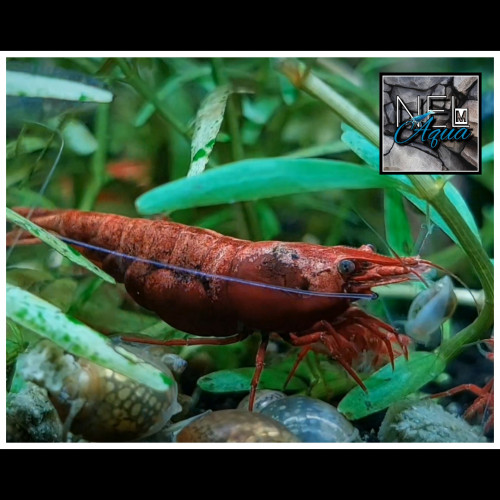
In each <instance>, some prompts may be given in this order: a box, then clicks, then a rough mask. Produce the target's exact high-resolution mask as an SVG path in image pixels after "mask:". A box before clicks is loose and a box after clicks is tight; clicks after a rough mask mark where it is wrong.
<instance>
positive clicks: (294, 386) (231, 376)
mask: <svg viewBox="0 0 500 500" xmlns="http://www.w3.org/2000/svg"><path fill="white" fill-rule="evenodd" d="M254 372H255V368H251V367H249V368H235V369H231V370H220V371H218V372H214V373H209V374H208V375H205V376H203V377H201V378H200V379H198V387H199V388H200V389H201V390H203V391H206V392H215V393H219V394H220V393H233V392H248V391H249V390H250V384H251V382H252V377H253V374H254ZM287 377H288V373H286V372H284V371H281V370H277V369H275V368H265V369H264V371H263V372H262V376H261V378H260V382H259V386H258V388H259V389H273V390H277V391H282V390H283V386H284V385H285V382H286V379H287ZM306 388H307V386H306V383H305V382H304V381H303V380H302V379H300V378H298V377H294V378H293V379H292V380H291V381H290V382H289V384H288V386H287V388H286V392H298V391H303V390H305V389H306Z"/></svg>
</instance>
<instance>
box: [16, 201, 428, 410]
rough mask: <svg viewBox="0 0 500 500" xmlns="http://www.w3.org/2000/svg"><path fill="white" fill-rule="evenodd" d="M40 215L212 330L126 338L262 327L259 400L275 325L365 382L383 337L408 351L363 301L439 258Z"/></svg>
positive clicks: (164, 305) (188, 319)
mask: <svg viewBox="0 0 500 500" xmlns="http://www.w3.org/2000/svg"><path fill="white" fill-rule="evenodd" d="M16 211H17V212H18V213H20V214H21V215H25V216H26V215H28V213H29V210H28V209H25V208H20V209H17V210H16ZM31 220H32V221H33V222H34V223H36V224H38V225H39V226H41V227H42V228H44V229H46V230H49V231H52V232H54V233H56V234H57V235H59V236H60V237H61V238H62V239H63V240H65V241H66V242H68V243H70V244H71V245H73V246H74V247H75V248H77V249H78V250H80V251H81V252H82V253H83V254H84V255H85V256H86V257H88V258H89V259H91V260H92V261H93V262H96V263H97V264H98V265H100V267H102V269H103V270H105V271H106V272H108V273H109V274H110V275H111V276H113V277H114V278H115V279H116V280H117V281H119V282H123V283H124V285H125V287H126V290H127V292H128V293H129V294H130V296H131V297H132V298H133V299H134V300H135V301H136V302H137V303H138V304H140V305H141V306H143V307H145V308H147V309H149V310H151V311H154V312H155V313H156V314H157V315H158V316H159V317H160V318H161V319H163V320H164V321H165V322H167V323H168V324H169V325H171V326H172V327H174V328H177V329H179V330H181V331H183V332H186V333H189V334H192V335H196V336H198V337H202V338H192V339H186V340H178V339H177V340H170V341H154V340H149V339H125V340H135V341H140V342H148V343H155V342H156V343H158V342H161V343H163V344H165V345H196V344H212V345H217V344H219V345H227V344H230V343H234V342H238V341H240V340H243V339H244V338H246V337H247V336H249V335H251V334H252V333H253V332H255V331H259V332H261V335H262V342H261V345H260V347H259V350H258V353H257V362H256V370H255V375H254V377H253V381H252V385H251V397H250V408H252V406H253V396H254V394H255V390H256V388H257V385H258V382H259V378H260V374H261V372H262V369H263V366H264V357H265V350H266V346H267V343H268V339H269V334H271V333H276V334H278V335H279V336H280V337H281V338H283V339H284V340H285V341H287V342H289V343H291V344H293V345H296V346H302V348H303V351H302V353H301V356H302V357H303V355H304V354H305V353H306V352H307V351H308V350H310V349H311V348H312V349H314V350H319V351H323V352H326V353H328V354H329V355H330V356H331V357H332V358H334V359H335V360H337V361H338V362H339V363H341V364H342V366H343V367H344V368H345V369H346V370H347V371H348V372H349V374H350V375H351V376H352V377H353V378H354V379H355V380H356V382H357V383H358V384H359V385H361V387H363V388H365V387H364V385H363V382H362V381H361V379H360V377H359V376H358V374H357V373H356V371H355V369H354V368H353V366H354V365H355V362H356V360H357V358H358V357H362V356H363V354H364V353H366V351H367V350H369V349H371V348H373V347H374V346H378V347H377V348H378V349H383V350H384V352H385V354H386V355H387V359H389V360H390V361H391V362H392V363H393V362H394V356H395V352H394V350H393V346H398V347H399V348H400V349H397V350H398V351H399V352H397V353H396V354H400V353H404V354H405V355H406V353H407V350H406V347H407V345H408V342H409V339H408V338H407V337H405V336H403V335H400V334H398V333H397V331H396V330H394V329H393V328H392V327H391V326H390V325H388V324H386V323H384V322H383V321H381V320H379V319H377V318H375V317H373V316H370V315H369V314H367V313H366V312H364V311H363V310H362V309H361V308H359V307H358V306H357V305H356V301H357V300H358V299H362V298H373V297H374V296H375V295H374V294H373V293H372V291H371V289H372V287H375V286H379V285H388V284H392V283H399V282H403V281H407V280H410V279H414V278H415V277H420V275H421V273H424V272H426V271H427V270H429V269H430V267H433V266H432V264H431V263H430V262H428V261H425V260H422V259H420V258H417V257H415V258H414V257H403V258H399V257H387V256H384V255H380V254H377V253H376V252H375V249H374V248H373V246H371V245H363V246H361V247H360V248H350V247H346V246H333V247H325V246H321V245H314V244H309V243H286V242H281V241H262V242H252V241H245V240H241V239H237V238H232V237H229V236H223V235H221V234H219V233H216V232H214V231H211V230H207V229H200V228H196V227H190V226H186V225H182V224H177V223H174V222H171V221H165V220H147V219H133V218H127V217H123V216H119V215H110V214H102V213H94V212H81V211H76V210H43V209H36V210H35V211H34V212H33V213H32V214H31ZM14 241H17V242H19V243H20V244H22V243H26V244H28V243H33V242H34V241H33V237H32V236H31V235H30V234H28V233H21V234H19V232H18V231H12V232H11V233H10V234H9V235H8V238H7V245H9V244H13V242H14ZM299 357H300V356H299Z"/></svg>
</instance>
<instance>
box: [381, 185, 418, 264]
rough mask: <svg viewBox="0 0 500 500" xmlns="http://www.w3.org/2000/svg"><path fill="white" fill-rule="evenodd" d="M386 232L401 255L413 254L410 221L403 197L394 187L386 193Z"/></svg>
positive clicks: (389, 240)
mask: <svg viewBox="0 0 500 500" xmlns="http://www.w3.org/2000/svg"><path fill="white" fill-rule="evenodd" d="M384 217H385V233H386V238H387V241H388V243H389V245H390V246H391V247H392V248H393V249H394V250H395V251H396V253H397V254H398V255H400V256H408V255H411V252H412V250H413V237H412V234H411V227H410V222H409V221H408V217H407V215H406V211H405V207H404V203H403V198H402V196H401V194H400V193H399V192H398V191H396V190H394V189H386V190H385V193H384Z"/></svg>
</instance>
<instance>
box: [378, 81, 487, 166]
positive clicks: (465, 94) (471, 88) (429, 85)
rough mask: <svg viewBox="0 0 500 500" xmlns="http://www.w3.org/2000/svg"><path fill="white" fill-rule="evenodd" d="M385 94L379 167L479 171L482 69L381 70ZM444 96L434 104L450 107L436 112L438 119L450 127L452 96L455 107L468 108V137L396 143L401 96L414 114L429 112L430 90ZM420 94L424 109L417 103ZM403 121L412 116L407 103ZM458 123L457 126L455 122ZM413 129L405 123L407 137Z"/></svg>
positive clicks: (403, 133) (438, 121) (434, 107)
mask: <svg viewBox="0 0 500 500" xmlns="http://www.w3.org/2000/svg"><path fill="white" fill-rule="evenodd" d="M380 87H381V89H380V91H381V93H382V95H381V104H382V109H381V120H380V121H381V124H380V125H381V134H382V144H383V147H382V151H381V172H383V173H397V172H401V173H403V172H404V173H407V172H417V173H418V172H420V173H433V172H434V173H442V172H455V173H457V172H458V173H464V174H465V173H467V174H474V173H480V157H479V154H480V136H479V135H480V126H479V113H480V107H479V97H480V91H481V87H480V76H479V75H446V74H443V75H393V74H390V75H388V74H385V75H384V74H383V75H381V81H380ZM429 95H432V96H446V98H447V99H446V100H434V101H433V102H432V105H431V109H443V110H445V111H446V113H440V114H435V115H433V116H434V117H435V124H436V125H446V126H447V127H448V128H451V124H452V120H451V106H452V101H451V97H452V96H454V97H455V108H466V109H468V126H469V127H470V128H471V130H472V137H470V138H469V139H467V140H465V141H462V140H460V141H443V142H442V143H441V144H440V145H439V146H438V147H437V148H435V149H432V148H431V147H430V145H429V141H426V142H424V143H422V141H421V138H420V137H421V136H420V135H419V136H418V137H417V139H415V140H413V141H412V142H410V143H407V144H402V145H400V144H396V143H395V141H394V133H395V132H396V128H397V126H396V102H397V96H399V97H400V99H401V100H402V101H403V102H404V103H405V104H406V106H407V107H408V109H409V111H410V112H411V113H412V114H413V116H414V117H416V116H417V115H420V114H422V113H426V112H427V110H428V107H427V96H429ZM417 96H420V103H421V109H420V110H418V109H417ZM401 109H403V111H402V112H401V115H400V124H401V123H402V122H405V121H406V120H408V119H410V117H409V116H408V114H407V113H406V111H405V110H404V108H402V107H401ZM455 128H457V126H456V127H455ZM411 134H413V131H412V130H411V129H410V128H409V127H406V128H405V129H404V130H402V132H401V136H400V137H401V138H403V139H407V138H408V137H410V135H411Z"/></svg>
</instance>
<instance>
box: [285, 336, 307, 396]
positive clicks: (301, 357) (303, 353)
mask: <svg viewBox="0 0 500 500" xmlns="http://www.w3.org/2000/svg"><path fill="white" fill-rule="evenodd" d="M311 349H312V347H311V346H309V345H307V346H305V347H304V348H303V349H302V350H301V351H300V353H299V355H298V356H297V359H296V360H295V363H294V365H293V367H292V369H291V370H290V373H289V374H288V377H287V379H286V382H285V385H284V386H283V390H285V389H286V387H287V385H288V384H289V382H290V380H292V378H293V376H294V375H295V372H296V371H297V368H298V367H299V365H300V363H302V361H303V360H304V358H305V357H306V356H307V353H308V352H309V351H310V350H311Z"/></svg>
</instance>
